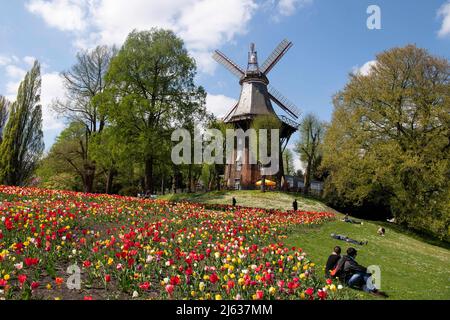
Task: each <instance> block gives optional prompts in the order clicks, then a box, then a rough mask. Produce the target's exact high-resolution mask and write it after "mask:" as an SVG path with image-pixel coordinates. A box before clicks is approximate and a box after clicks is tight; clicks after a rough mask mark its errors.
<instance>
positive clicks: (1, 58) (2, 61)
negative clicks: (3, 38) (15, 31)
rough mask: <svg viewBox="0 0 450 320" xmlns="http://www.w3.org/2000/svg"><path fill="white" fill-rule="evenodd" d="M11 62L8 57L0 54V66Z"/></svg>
mask: <svg viewBox="0 0 450 320" xmlns="http://www.w3.org/2000/svg"><path fill="white" fill-rule="evenodd" d="M10 62H11V59H10V58H9V57H5V56H0V66H5V65H7V64H9V63H10Z"/></svg>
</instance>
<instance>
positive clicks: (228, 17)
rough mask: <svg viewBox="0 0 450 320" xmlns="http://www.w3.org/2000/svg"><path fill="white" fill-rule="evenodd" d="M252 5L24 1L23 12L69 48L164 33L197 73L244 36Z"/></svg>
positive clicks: (234, 1)
mask: <svg viewBox="0 0 450 320" xmlns="http://www.w3.org/2000/svg"><path fill="white" fill-rule="evenodd" d="M257 7H258V6H257V4H256V1H255V0H171V1H160V0H115V1H111V0H84V1H83V0H78V1H76V0H47V1H44V0H29V1H28V2H27V4H26V8H27V9H28V11H29V12H31V13H33V14H36V15H38V16H40V17H41V18H42V19H43V20H44V21H45V22H46V23H47V24H48V25H49V26H52V27H55V28H57V29H59V30H61V31H72V32H74V34H75V39H74V44H75V45H76V46H78V47H83V48H86V47H92V46H93V45H94V44H108V45H112V44H116V45H121V44H122V43H123V41H124V40H125V38H126V36H127V35H128V34H129V33H130V32H131V31H132V30H133V29H138V30H145V29H150V28H152V27H160V28H169V29H172V30H173V31H175V32H176V33H177V34H178V35H180V36H181V37H182V38H183V39H184V40H185V43H186V46H187V48H188V50H189V51H190V52H191V54H192V55H193V56H194V57H195V58H196V59H197V63H198V65H199V68H200V70H201V71H203V72H208V73H211V72H212V71H213V70H214V68H215V64H214V63H213V60H212V59H211V57H210V55H211V54H210V52H211V51H212V50H213V49H215V48H218V47H221V46H222V44H223V43H225V42H229V41H232V40H233V39H234V37H235V36H237V35H239V34H243V33H245V32H246V31H247V25H248V22H249V21H250V20H251V18H252V16H253V15H254V12H255V10H256V9H257Z"/></svg>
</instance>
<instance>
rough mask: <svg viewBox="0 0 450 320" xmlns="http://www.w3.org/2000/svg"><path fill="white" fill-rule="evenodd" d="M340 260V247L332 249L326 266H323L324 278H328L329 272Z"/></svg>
mask: <svg viewBox="0 0 450 320" xmlns="http://www.w3.org/2000/svg"><path fill="white" fill-rule="evenodd" d="M340 259H341V247H339V246H336V247H334V250H333V252H332V253H331V255H330V256H329V257H328V260H327V264H326V265H325V276H326V277H327V278H329V277H330V276H331V275H330V272H331V271H332V270H334V268H336V265H337V263H338V261H339V260H340Z"/></svg>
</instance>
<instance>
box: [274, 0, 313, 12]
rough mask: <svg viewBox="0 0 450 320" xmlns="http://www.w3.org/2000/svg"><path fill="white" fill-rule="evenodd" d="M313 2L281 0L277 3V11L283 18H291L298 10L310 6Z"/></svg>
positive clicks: (309, 0) (307, 0) (310, 0)
mask: <svg viewBox="0 0 450 320" xmlns="http://www.w3.org/2000/svg"><path fill="white" fill-rule="evenodd" d="M312 2H313V0H279V1H278V3H277V11H278V13H279V14H280V15H282V16H291V15H293V14H294V13H295V12H296V11H297V10H298V9H301V8H303V7H304V6H306V5H309V4H311V3H312Z"/></svg>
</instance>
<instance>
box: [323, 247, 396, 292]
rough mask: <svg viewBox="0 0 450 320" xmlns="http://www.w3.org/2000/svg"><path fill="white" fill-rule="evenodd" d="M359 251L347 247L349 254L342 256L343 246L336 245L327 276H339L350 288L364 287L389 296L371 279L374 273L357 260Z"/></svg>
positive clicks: (327, 269)
mask: <svg viewBox="0 0 450 320" xmlns="http://www.w3.org/2000/svg"><path fill="white" fill-rule="evenodd" d="M357 253H358V252H357V251H356V249H355V248H351V247H350V248H348V249H347V255H344V256H341V247H339V246H336V247H335V248H334V250H333V253H332V254H331V255H330V256H329V257H328V260H327V263H326V266H325V276H326V277H327V278H330V277H331V278H337V279H339V280H340V281H342V282H344V283H345V284H346V285H347V286H349V287H350V288H354V289H362V290H364V291H365V292H369V293H371V294H374V295H377V296H382V297H387V294H386V293H384V292H382V291H380V290H379V289H377V288H376V287H375V286H374V285H373V284H372V282H371V281H369V279H370V278H371V276H372V274H370V273H368V271H367V268H366V267H363V266H361V265H360V264H358V262H356V255H357Z"/></svg>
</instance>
